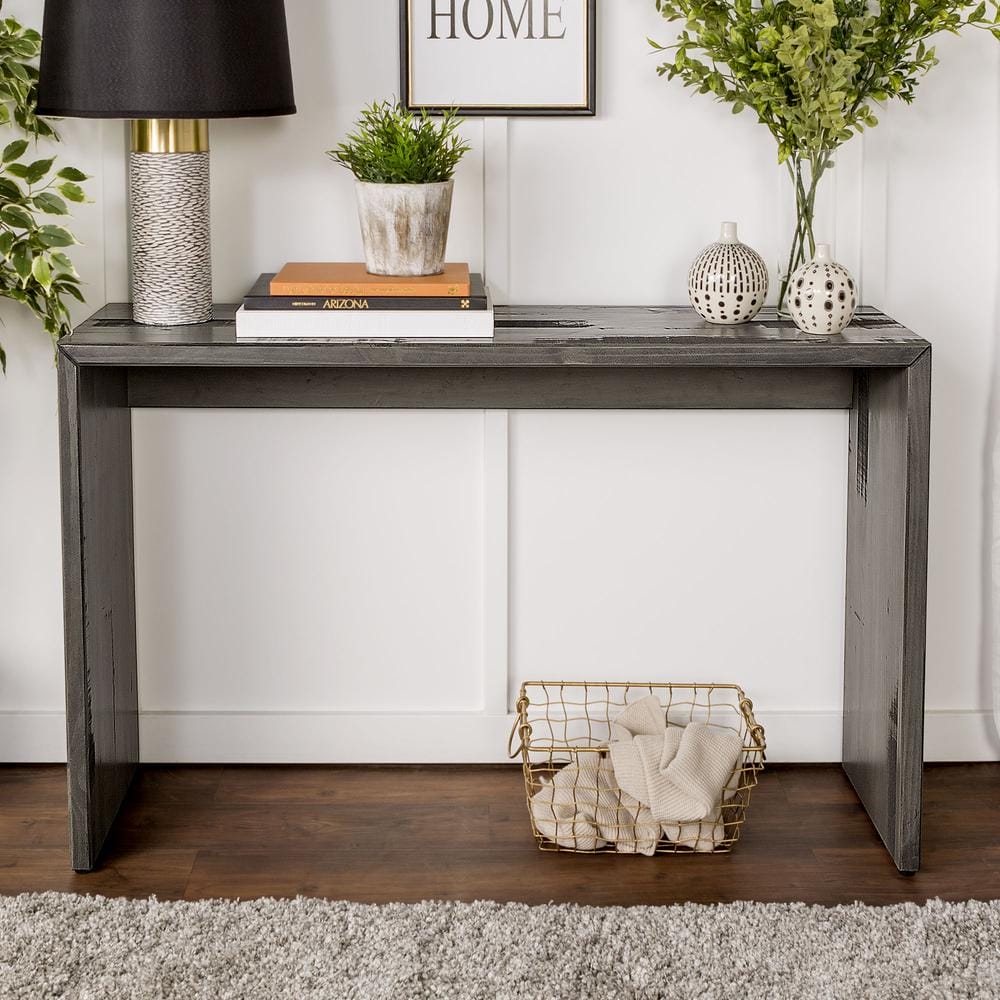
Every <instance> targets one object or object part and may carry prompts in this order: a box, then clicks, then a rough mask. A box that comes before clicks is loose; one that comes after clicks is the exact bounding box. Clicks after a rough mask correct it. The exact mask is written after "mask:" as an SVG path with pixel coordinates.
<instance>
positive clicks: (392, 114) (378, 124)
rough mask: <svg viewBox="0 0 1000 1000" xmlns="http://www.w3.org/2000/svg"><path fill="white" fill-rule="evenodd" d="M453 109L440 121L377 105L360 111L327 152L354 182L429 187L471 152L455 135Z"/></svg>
mask: <svg viewBox="0 0 1000 1000" xmlns="http://www.w3.org/2000/svg"><path fill="white" fill-rule="evenodd" d="M461 124H462V119H461V118H459V117H458V114H457V112H456V111H455V110H454V109H449V110H447V111H445V112H444V114H443V115H442V116H441V118H440V119H434V118H432V117H431V116H430V115H429V114H428V113H427V111H426V110H425V111H422V112H421V113H420V114H419V115H415V114H413V112H411V111H407V110H406V109H405V108H404V107H403V106H402V105H400V104H396V103H395V102H392V101H376V102H374V103H372V104H371V105H369V106H368V107H367V108H365V109H364V110H363V111H362V112H361V117H360V119H359V120H358V121H357V122H356V123H355V131H354V132H352V133H350V134H349V135H348V136H347V138H346V139H345V141H344V142H342V143H341V144H340V145H339V146H337V148H336V149H331V150H328V151H327V154H326V155H327V156H329V157H330V159H332V160H333V161H334V162H335V163H339V164H341V166H344V167H347V169H348V170H350V171H351V173H353V174H354V176H355V177H356V178H357V179H358V180H359V181H367V182H369V183H373V184H433V183H437V182H439V181H447V180H450V179H451V177H452V176H453V175H454V173H455V168H456V167H457V166H458V163H459V161H460V160H461V159H462V157H463V156H464V155H465V154H466V153H467V152H468V151H469V150H470V149H471V148H472V147H471V146H469V145H468V144H467V143H466V142H464V141H463V140H462V137H461V136H460V135H458V127H459V126H460V125H461Z"/></svg>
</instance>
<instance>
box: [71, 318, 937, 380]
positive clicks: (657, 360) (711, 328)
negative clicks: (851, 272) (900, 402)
mask: <svg viewBox="0 0 1000 1000" xmlns="http://www.w3.org/2000/svg"><path fill="white" fill-rule="evenodd" d="M236 308H237V307H236V306H235V305H217V306H216V307H215V319H213V320H212V321H210V322H208V323H199V324H196V325H192V326H172V327H157V326H142V325H140V324H137V323H135V322H134V321H133V320H132V309H131V305H130V304H129V303H127V302H116V303H111V304H109V305H106V306H104V308H103V309H100V310H99V311H98V312H96V313H95V314H94V315H93V316H91V317H90V318H89V319H88V320H86V321H85V322H84V323H82V324H81V325H80V326H78V327H77V328H76V329H75V330H74V331H73V333H72V334H71V335H70V336H68V337H65V338H63V340H61V341H60V343H59V350H60V352H61V353H62V354H64V355H65V356H66V357H67V358H69V359H70V360H71V361H73V362H74V363H75V364H80V365H104V366H116V367H173V366H199V367H202V366H207V367H215V366H232V367H252V368H259V367H271V366H278V367H296V366H306V367H334V368H337V367H344V368H357V367H390V368H407V367H432V368H448V367H457V368H532V367H563V366H584V367H595V368H609V367H642V368H655V367H670V366H697V367H706V366H711V367H737V368H740V367H760V366H763V367H768V366H772V367H785V366H787V367H801V366H820V367H838V368H841V367H849V368H864V367H903V366H906V365H909V364H912V363H913V362H914V361H915V360H916V359H917V358H919V357H920V356H921V355H922V354H923V353H924V352H925V351H927V350H928V349H929V348H930V344H929V343H928V342H927V341H926V340H924V339H923V338H921V337H919V336H917V335H916V334H915V333H913V332H912V331H910V330H908V329H907V328H906V327H904V326H902V325H900V324H899V323H897V322H896V321H895V320H893V319H890V318H889V317H888V316H886V315H885V314H884V313H881V312H879V311H877V310H875V309H871V308H867V307H863V308H861V309H860V310H858V314H857V315H856V316H855V318H854V322H853V323H852V324H851V326H850V327H849V328H848V329H847V330H845V331H844V333H843V334H839V335H837V336H829V337H826V336H824V337H820V336H813V335H810V334H805V333H802V332H801V331H799V330H798V329H796V327H795V326H794V324H792V323H791V321H790V320H786V319H779V318H778V317H777V315H776V313H775V311H774V310H773V309H765V310H762V311H761V313H760V314H759V315H758V317H757V318H756V319H755V321H754V322H752V323H745V324H742V325H740V326H717V325H714V324H711V323H708V322H706V321H705V320H702V319H701V318H700V317H699V316H698V315H697V313H695V312H694V310H693V309H691V308H689V307H687V306H498V307H497V309H496V334H495V336H494V338H493V339H492V340H481V339H480V340H468V341H466V340H456V339H447V340H432V339H427V340H423V339H422V340H385V341H359V340H340V339H336V340H333V339H331V340H295V341H287V340H279V341H261V340H248V339H241V340H237V339H236V328H235V323H234V318H233V317H234V315H235V310H236Z"/></svg>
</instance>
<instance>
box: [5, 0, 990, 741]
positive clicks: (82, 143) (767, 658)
mask: <svg viewBox="0 0 1000 1000" xmlns="http://www.w3.org/2000/svg"><path fill="white" fill-rule="evenodd" d="M600 6H601V8H602V9H601V14H600V21H601V23H600V43H601V45H600V52H601V56H600V79H599V94H600V112H599V116H598V118H597V119H596V120H563V121H558V120H514V121H511V122H510V123H509V125H508V124H505V123H503V122H498V121H491V122H485V123H484V122H481V121H473V122H469V123H468V125H467V127H466V134H467V135H468V137H469V139H470V140H471V141H472V143H473V145H474V147H475V149H474V152H473V153H472V154H470V156H469V157H468V158H467V160H466V162H465V163H464V164H463V165H462V168H461V170H460V173H459V177H458V188H457V194H456V202H455V215H454V222H453V228H452V234H451V244H450V255H451V256H452V257H454V258H460V259H468V260H470V261H471V262H472V264H473V265H474V266H476V267H480V266H483V264H484V263H485V266H486V268H487V272H488V278H489V280H490V281H491V283H492V284H493V286H494V288H495V290H497V291H498V292H499V293H500V294H501V295H504V296H506V297H507V298H509V299H510V300H512V301H513V300H517V301H522V302H544V301H549V302H552V301H568V302H617V303H651V302H681V301H683V300H684V297H685V275H686V268H687V265H688V264H689V262H690V260H691V258H692V257H693V256H694V254H695V253H696V252H697V250H698V249H699V248H700V247H701V246H702V245H703V244H705V243H706V242H708V241H710V240H711V239H713V238H714V236H715V230H716V228H717V225H718V222H719V220H721V219H723V218H737V219H739V220H740V221H741V225H742V229H743V232H744V234H745V237H746V238H747V239H748V240H749V241H751V242H752V243H754V244H755V245H756V246H757V247H758V248H759V249H760V250H761V251H762V252H763V253H764V254H765V256H766V257H767V259H768V260H769V261H771V262H774V263H776V262H777V260H778V256H779V253H780V251H781V248H782V246H783V245H784V244H785V240H784V234H785V232H786V230H787V228H788V223H789V220H790V212H789V206H788V199H787V197H786V195H787V192H786V191H785V190H784V187H783V181H782V178H781V173H780V171H779V169H778V168H777V166H776V165H775V162H774V151H773V148H772V146H771V142H770V140H769V138H768V136H767V135H766V134H765V133H764V132H763V131H762V130H761V129H760V128H759V126H757V125H756V124H755V123H754V122H753V120H752V119H751V118H750V116H748V115H744V116H741V117H738V118H734V117H733V116H731V115H730V114H729V112H728V110H727V109H726V108H723V107H720V106H717V105H715V104H713V103H712V102H710V101H708V100H707V99H705V98H699V97H696V96H695V97H692V96H691V95H690V93H689V92H687V91H685V90H683V89H682V88H681V87H680V86H679V85H676V84H675V85H668V84H666V83H665V82H663V81H661V80H659V79H658V78H657V77H656V74H655V72H654V66H655V58H654V57H652V56H650V55H649V54H648V53H647V47H646V43H645V37H646V36H647V35H654V36H656V37H659V38H664V37H666V35H667V33H668V30H669V29H668V26H666V25H665V24H664V25H662V26H661V22H660V21H659V19H658V18H657V16H656V13H655V10H653V9H652V7H653V5H652V3H651V2H650V3H645V2H640V0H635V2H630V3H623V4H614V5H612V4H602V5H600ZM9 7H10V9H11V12H12V13H15V14H18V15H21V16H24V17H29V16H31V17H34V16H35V7H36V5H35V4H32V3H29V2H28V0H20V2H11V3H9ZM287 7H288V14H289V25H290V33H291V45H292V52H293V62H294V67H295V78H296V91H297V99H298V104H299V114H298V115H297V116H295V117H293V118H288V119H274V120H261V121H240V122H219V123H215V124H213V127H212V130H213V136H212V143H213V164H212V169H213V225H214V254H215V256H214V264H215V285H216V297H217V299H219V300H227V299H228V300H233V299H236V298H238V297H239V296H240V295H241V294H242V293H243V291H244V290H245V288H246V287H247V285H248V284H249V283H250V281H251V280H252V279H253V278H254V277H255V276H256V274H257V273H258V272H260V271H262V270H268V269H274V268H275V267H277V266H278V265H280V264H281V263H282V262H283V261H285V260H287V259H292V258H314V259H315V258H318V259H323V258H326V259H336V258H356V257H358V255H359V254H360V243H359V237H358V234H357V226H356V221H355V216H354V207H353V202H352V191H351V184H350V181H349V177H348V176H347V175H346V174H345V173H344V172H343V171H341V170H339V169H338V168H335V167H333V166H332V165H330V164H329V163H328V162H327V161H326V160H325V158H324V157H323V155H322V151H323V150H324V149H325V148H328V147H329V146H331V145H332V144H333V143H334V142H335V140H336V139H337V138H338V137H339V136H340V135H341V134H342V133H343V132H344V131H345V129H346V128H347V126H348V125H349V124H350V121H351V119H352V116H353V115H354V113H355V112H356V111H357V109H358V107H359V106H360V105H361V104H362V103H364V102H365V101H367V100H369V99H370V98H372V97H374V96H381V95H389V94H391V93H392V92H393V91H394V89H395V87H396V41H395V39H396V34H395V27H396V9H397V4H396V3H395V0H377V2H370V3H366V4H338V3H333V2H329V0H296V2H295V3H290V4H288V5H287ZM358 38H365V39H367V40H368V44H367V45H365V46H360V45H358V44H357V41H356V40H357V39H358ZM942 55H943V64H942V65H941V66H940V67H939V68H938V69H936V70H935V71H934V73H933V74H932V75H931V77H929V78H928V80H927V81H926V82H925V83H924V84H923V86H922V90H921V94H920V97H919V99H918V102H917V104H916V105H915V106H914V107H913V108H910V109H901V110H896V109H894V110H893V111H892V112H890V113H889V114H887V115H886V116H885V117H886V119H887V120H886V122H885V123H884V124H883V125H882V126H881V127H880V128H879V130H877V131H876V132H875V133H873V134H872V136H870V137H868V138H867V139H866V140H864V142H863V143H862V142H860V141H859V142H856V143H855V144H853V146H852V147H850V148H849V149H846V150H844V151H843V153H842V155H841V156H840V157H839V158H838V167H837V175H836V177H835V179H834V183H832V184H831V186H830V189H829V191H828V195H827V200H826V204H825V205H824V207H823V218H824V219H825V221H826V228H827V229H828V231H829V233H830V234H831V236H832V238H833V239H835V241H836V243H837V246H838V251H839V254H840V256H841V259H843V260H844V261H845V262H846V263H848V265H849V266H851V267H852V268H854V269H855V271H856V272H857V273H859V274H860V276H861V278H862V282H863V288H864V293H865V296H866V300H867V301H868V302H869V303H871V304H876V305H880V304H883V303H884V304H885V306H886V308H887V309H888V310H889V311H891V312H894V313H895V314H896V315H898V316H899V318H900V319H902V320H903V321H905V322H908V323H909V324H910V325H912V326H913V327H914V328H915V329H917V330H918V331H919V332H920V333H922V334H923V335H925V336H927V337H928V338H929V339H931V340H932V341H934V344H935V384H934V407H935V413H934V455H933V460H934V465H933V469H932V504H933V510H932V521H931V548H932V551H931V586H930V635H929V651H928V708H929V710H930V711H929V719H928V756H929V757H930V758H932V759H946V758H958V759H962V758H977V757H989V758H992V757H996V756H998V750H1000V747H998V745H997V743H996V742H995V740H994V739H993V738H992V734H991V730H990V729H989V728H988V725H987V716H986V713H985V709H986V706H987V705H988V704H989V697H988V689H987V688H986V686H985V680H984V678H985V666H984V664H985V659H984V657H983V653H982V649H981V635H982V630H983V624H982V609H983V607H984V604H983V596H984V582H983V555H982V553H983V528H984V526H983V516H984V505H983V488H984V487H983V484H984V448H985V432H986V418H987V408H988V389H989V371H990V366H991V364H992V353H993V331H994V327H995V324H994V311H995V301H994V298H995V296H994V281H995V277H996V274H997V264H998V260H997V238H996V237H997V234H996V224H995V223H996V219H997V205H996V192H995V186H996V176H997V165H998V164H997V144H998V141H1000V129H998V118H997V110H998V109H997V93H998V86H997V85H998V82H1000V80H998V75H1000V74H998V69H1000V67H998V65H997V49H996V45H995V43H993V42H992V40H990V39H988V38H984V39H976V40H972V39H964V40H961V41H960V42H959V43H957V45H956V44H947V45H943V46H942ZM63 131H64V133H65V136H66V142H65V143H64V146H63V154H64V155H65V156H66V157H67V159H68V160H71V161H72V162H74V163H77V164H78V165H80V166H82V167H83V168H84V169H86V170H88V172H91V173H94V174H95V179H94V181H92V182H91V190H92V192H93V193H94V195H95V197H96V198H97V203H96V204H94V205H88V206H85V207H83V208H82V209H81V210H80V212H79V213H78V217H77V219H76V220H75V221H76V226H77V230H78V231H79V232H80V234H81V237H82V238H83V239H84V241H85V243H86V246H84V247H82V248H80V249H79V252H78V254H77V259H78V262H79V265H80V268H81V270H82V271H83V272H84V274H85V276H86V277H87V279H88V281H89V282H90V295H89V298H90V301H91V304H92V305H93V306H95V307H96V306H97V305H99V304H100V303H101V302H102V301H105V300H120V299H122V298H124V297H125V296H126V292H127V260H126V249H125V238H124V184H123V174H124V140H123V129H122V127H121V126H120V125H119V124H117V123H104V124H100V123H93V122H89V123H88V122H72V123H70V122H67V123H66V124H65V126H64V128H63ZM970 269H971V274H970ZM959 284H960V287H956V286H958V285H959ZM83 312H85V310H83ZM2 315H3V318H4V319H5V322H6V326H5V327H4V328H3V331H2V336H3V340H4V343H5V345H6V347H7V349H8V353H9V356H10V374H9V375H8V377H7V379H6V380H5V383H4V384H3V385H2V386H0V560H2V563H0V565H2V572H0V759H7V760H15V759H21V760H43V759H58V758H59V757H61V755H62V753H63V747H62V744H63V737H62V716H61V709H62V664H61V646H60V643H61V611H60V590H59V586H60V585H59V548H58V494H57V465H56V427H55V378H54V371H53V369H52V366H51V354H50V352H49V349H48V347H47V345H46V343H45V338H44V337H43V336H42V335H41V334H40V333H38V332H37V331H36V330H35V329H34V328H33V325H32V323H31V321H30V319H28V318H26V317H24V316H23V315H21V314H20V313H19V312H18V311H17V310H15V309H13V307H11V306H4V307H3V312H2ZM133 427H134V450H135V469H136V472H135V475H136V483H135V488H136V498H137V505H136V542H137V595H138V613H139V652H140V698H141V703H142V708H143V711H144V716H143V728H142V736H143V753H144V756H145V757H146V758H147V759H190V760H197V759H203V760H210V759H220V760H225V759H232V760H240V759H242V760H250V759H270V760H282V759H284V760H335V759H373V760H374V759H381V760H393V759H411V760H421V759H424V760H432V759H442V760H446V759H451V760H462V759H470V760H472V759H476V760H478V759H483V760H485V759H497V758H498V757H499V755H500V752H501V748H500V744H501V742H502V740H503V738H504V736H505V728H506V725H507V718H508V714H507V713H508V709H509V707H510V703H511V699H512V697H513V695H514V692H515V691H516V687H517V685H518V684H519V682H520V681H521V680H523V679H528V678H541V677H545V678H549V677H552V678H559V677H563V678H569V677H607V678H616V677H618V678H622V679H626V678H629V679H633V680H634V679H637V678H639V679H642V678H658V677H662V678H667V679H670V678H673V679H703V678H710V677H714V678H716V679H724V680H735V681H739V682H741V683H743V684H744V686H745V687H746V689H747V690H748V692H749V693H750V694H751V695H752V696H753V698H754V699H755V701H756V703H757V705H758V707H759V708H760V714H761V715H762V717H763V720H764V721H765V723H766V724H767V725H768V729H769V743H770V747H771V748H772V756H773V758H774V759H786V760H787V759H792V760H794V759H800V760H805V759H835V758H836V756H837V755H838V753H839V711H840V705H841V694H840V683H841V676H840V669H841V667H840V664H841V658H842V652H843V638H842V630H843V586H844V584H843V574H844V555H843V545H844V519H845V497H846V485H845V478H846V418H845V415H844V414H843V413H841V412H822V411H811V412H802V413H770V412H752V413H745V412H717V413H713V412H707V413H706V412H674V413H623V412H614V413H592V412H588V413H551V412H541V413H539V412H525V413H512V414H510V415H507V414H505V413H498V412H489V413H483V412H462V413H442V412H433V411H419V412H342V411H330V412H316V411H282V412H260V411H255V412H250V411H239V412H227V411H214V412H202V413H199V412H178V411H174V412H171V411H139V412H136V413H135V414H134V416H133Z"/></svg>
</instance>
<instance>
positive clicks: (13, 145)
mask: <svg viewBox="0 0 1000 1000" xmlns="http://www.w3.org/2000/svg"><path fill="white" fill-rule="evenodd" d="M27 148H28V140H27V139H15V140H14V141H13V142H9V143H7V145H6V146H4V149H3V162H4V163H10V162H11V161H12V160H17V159H20V158H21V157H22V156H23V155H24V151H25V150H26V149H27Z"/></svg>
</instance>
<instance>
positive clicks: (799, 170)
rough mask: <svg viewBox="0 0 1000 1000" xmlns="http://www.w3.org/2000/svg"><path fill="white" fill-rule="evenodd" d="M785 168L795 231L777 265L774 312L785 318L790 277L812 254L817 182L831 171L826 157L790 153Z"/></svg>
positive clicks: (821, 154)
mask: <svg viewBox="0 0 1000 1000" xmlns="http://www.w3.org/2000/svg"><path fill="white" fill-rule="evenodd" d="M785 167H786V168H787V170H788V175H789V177H790V179H791V182H792V195H793V197H794V199H795V227H794V230H793V232H792V239H791V241H790V246H789V250H788V254H787V256H784V257H783V258H782V260H781V261H780V262H779V265H778V312H779V313H780V314H781V315H783V316H787V315H788V310H787V307H786V302H785V300H786V298H787V296H788V285H789V282H790V281H791V277H792V275H793V274H794V273H795V272H796V271H797V270H798V269H799V268H800V267H802V265H803V264H808V263H809V261H811V260H812V259H813V255H814V254H815V253H816V236H815V234H814V232H813V226H814V223H815V219H816V195H817V192H818V190H819V186H820V181H822V179H823V177H824V176H825V175H826V174H827V172H828V171H829V170H830V169H831V168H832V167H833V160H832V158H831V157H830V155H829V153H825V152H823V153H817V154H815V155H812V156H809V155H806V154H804V153H794V154H792V155H791V156H790V157H789V158H788V159H787V160H786V161H785Z"/></svg>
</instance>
